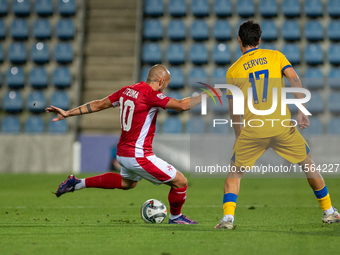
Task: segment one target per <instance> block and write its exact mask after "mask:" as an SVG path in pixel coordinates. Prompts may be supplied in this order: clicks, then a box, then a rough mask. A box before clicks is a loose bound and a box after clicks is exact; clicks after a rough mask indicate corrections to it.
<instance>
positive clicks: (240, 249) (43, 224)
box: [0, 174, 340, 255]
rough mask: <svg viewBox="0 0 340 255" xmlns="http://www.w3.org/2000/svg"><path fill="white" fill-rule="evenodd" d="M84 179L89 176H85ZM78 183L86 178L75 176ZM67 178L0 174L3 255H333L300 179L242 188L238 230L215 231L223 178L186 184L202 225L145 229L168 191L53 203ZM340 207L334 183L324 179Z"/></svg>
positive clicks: (79, 194) (326, 228) (333, 240)
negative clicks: (153, 206) (150, 211)
mask: <svg viewBox="0 0 340 255" xmlns="http://www.w3.org/2000/svg"><path fill="white" fill-rule="evenodd" d="M86 176H89V175H86ZM78 177H85V175H80V176H78ZM65 178H66V175H65V174H63V175H47V174H45V175H40V174H39V175H35V174H33V175H10V174H3V175H0V254H1V255H7V254H12V255H14V254H19V255H23V254H35V255H38V254H44V255H46V254H49V255H51V254H72V255H77V254H81V255H84V254H122V255H125V254H134V255H137V254H159V255H169V254H171V255H180V254H205V255H206V254H233V255H234V254H261V255H263V254H271V255H272V254H274V255H280V254H306V255H312V254H317V255H320V254H338V253H339V251H340V244H339V237H340V224H331V225H324V224H322V223H321V217H322V211H321V209H320V208H319V207H318V203H317V201H316V199H315V197H314V194H313V192H312V190H311V189H310V188H309V186H308V184H307V181H306V180H305V179H250V178H248V179H247V178H245V179H243V180H242V183H241V192H240V195H239V197H238V200H237V208H236V221H235V223H234V224H235V225H236V228H235V229H234V230H216V229H213V227H214V226H215V224H216V223H217V222H218V220H219V219H220V218H221V216H222V195H223V183H224V180H223V179H192V178H188V180H189V188H188V192H187V201H186V203H185V205H184V208H183V212H184V214H186V215H188V216H189V217H191V218H192V219H194V220H197V221H198V222H199V223H200V224H199V225H192V226H185V225H168V224H166V222H167V220H168V218H167V219H166V222H163V223H162V224H146V223H144V222H143V221H142V219H141V218H140V212H139V210H140V206H141V205H142V204H143V202H145V201H146V200H147V199H150V198H156V199H159V200H162V201H163V202H164V203H165V204H166V205H167V207H168V209H169V206H168V202H167V195H168V190H169V187H168V186H165V185H162V186H154V185H152V184H150V183H148V182H147V181H145V180H143V181H141V182H140V183H139V184H138V185H137V187H136V188H135V189H133V190H129V191H122V190H101V189H84V190H81V191H76V192H74V193H71V194H65V195H63V196H61V197H60V198H56V197H55V195H53V194H52V191H53V192H54V191H55V190H56V188H57V186H58V184H59V183H60V182H61V181H63V180H64V179H65ZM326 182H327V186H328V190H329V191H330V195H331V198H332V201H333V205H334V206H335V207H340V189H339V182H340V180H339V179H327V180H326Z"/></svg>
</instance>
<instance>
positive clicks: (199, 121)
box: [187, 116, 206, 134]
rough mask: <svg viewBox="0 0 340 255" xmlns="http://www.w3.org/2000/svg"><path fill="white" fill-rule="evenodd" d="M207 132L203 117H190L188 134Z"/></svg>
mask: <svg viewBox="0 0 340 255" xmlns="http://www.w3.org/2000/svg"><path fill="white" fill-rule="evenodd" d="M205 131H206V127H205V122H204V120H203V118H202V117H201V116H195V117H192V116H191V117H190V119H189V121H188V122H187V133H190V134H203V133H205Z"/></svg>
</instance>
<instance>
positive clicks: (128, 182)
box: [122, 178, 138, 190]
mask: <svg viewBox="0 0 340 255" xmlns="http://www.w3.org/2000/svg"><path fill="white" fill-rule="evenodd" d="M137 184H138V182H137V181H131V180H128V179H124V178H123V179H122V188H123V189H124V190H128V189H133V188H134V187H136V186H137Z"/></svg>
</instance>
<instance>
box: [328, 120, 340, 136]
mask: <svg viewBox="0 0 340 255" xmlns="http://www.w3.org/2000/svg"><path fill="white" fill-rule="evenodd" d="M327 133H328V134H334V135H335V134H337V135H339V134H340V118H339V117H337V118H331V119H330V121H329V122H328V125H327Z"/></svg>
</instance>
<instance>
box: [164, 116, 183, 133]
mask: <svg viewBox="0 0 340 255" xmlns="http://www.w3.org/2000/svg"><path fill="white" fill-rule="evenodd" d="M163 133H166V134H179V133H182V121H181V119H180V118H179V117H178V116H169V117H167V118H166V119H165V121H164V122H163Z"/></svg>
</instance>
